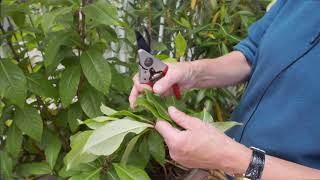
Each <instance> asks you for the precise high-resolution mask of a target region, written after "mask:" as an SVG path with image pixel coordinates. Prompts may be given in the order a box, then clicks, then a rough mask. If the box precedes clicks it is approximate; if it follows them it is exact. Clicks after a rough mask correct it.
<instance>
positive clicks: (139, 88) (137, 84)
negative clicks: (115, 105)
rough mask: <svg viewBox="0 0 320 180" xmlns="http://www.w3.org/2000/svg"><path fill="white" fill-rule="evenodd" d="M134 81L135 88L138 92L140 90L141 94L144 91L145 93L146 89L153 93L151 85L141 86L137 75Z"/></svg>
mask: <svg viewBox="0 0 320 180" xmlns="http://www.w3.org/2000/svg"><path fill="white" fill-rule="evenodd" d="M132 80H133V84H134V86H135V87H136V88H137V90H138V91H139V92H142V91H144V90H145V89H147V90H149V91H152V88H151V87H150V86H149V85H147V84H141V83H140V81H139V78H138V75H137V74H136V75H135V76H134V77H133V79H132Z"/></svg>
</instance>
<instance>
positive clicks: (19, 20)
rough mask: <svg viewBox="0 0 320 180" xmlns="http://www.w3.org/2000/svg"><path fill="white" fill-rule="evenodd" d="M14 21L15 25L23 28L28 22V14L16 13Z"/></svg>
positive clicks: (13, 16)
mask: <svg viewBox="0 0 320 180" xmlns="http://www.w3.org/2000/svg"><path fill="white" fill-rule="evenodd" d="M11 17H12V19H13V21H14V23H15V24H16V25H17V26H18V27H19V28H22V27H23V26H24V24H25V22H26V14H25V13H24V12H15V13H13V14H12V16H11Z"/></svg>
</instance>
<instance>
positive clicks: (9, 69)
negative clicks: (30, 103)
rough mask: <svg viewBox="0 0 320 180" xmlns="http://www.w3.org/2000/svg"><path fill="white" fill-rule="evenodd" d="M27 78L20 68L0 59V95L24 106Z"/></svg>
mask: <svg viewBox="0 0 320 180" xmlns="http://www.w3.org/2000/svg"><path fill="white" fill-rule="evenodd" d="M26 85H27V80H26V77H25V76H24V74H23V72H22V70H21V69H20V68H19V67H18V66H17V65H14V64H12V63H11V62H9V61H6V60H0V96H1V95H4V97H5V98H7V99H8V100H9V101H10V102H11V103H13V104H15V105H18V106H19V107H21V108H22V107H24V104H25V99H26V96H27V88H26Z"/></svg>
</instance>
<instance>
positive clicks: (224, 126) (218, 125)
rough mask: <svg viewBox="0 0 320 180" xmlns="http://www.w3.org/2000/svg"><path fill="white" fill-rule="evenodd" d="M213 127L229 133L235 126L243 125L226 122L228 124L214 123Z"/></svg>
mask: <svg viewBox="0 0 320 180" xmlns="http://www.w3.org/2000/svg"><path fill="white" fill-rule="evenodd" d="M212 125H213V126H214V127H215V128H218V129H219V130H221V131H222V132H225V131H227V130H228V129H230V128H232V127H234V126H239V125H242V124H241V123H238V122H235V121H226V122H214V123H212Z"/></svg>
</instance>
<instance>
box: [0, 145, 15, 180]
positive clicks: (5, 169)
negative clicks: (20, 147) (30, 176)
mask: <svg viewBox="0 0 320 180" xmlns="http://www.w3.org/2000/svg"><path fill="white" fill-rule="evenodd" d="M12 170H13V163H12V159H11V158H10V156H9V154H8V153H7V152H6V151H0V172H1V175H2V176H4V179H11V178H12ZM0 177H1V176H0Z"/></svg>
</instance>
